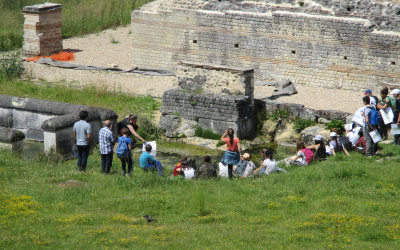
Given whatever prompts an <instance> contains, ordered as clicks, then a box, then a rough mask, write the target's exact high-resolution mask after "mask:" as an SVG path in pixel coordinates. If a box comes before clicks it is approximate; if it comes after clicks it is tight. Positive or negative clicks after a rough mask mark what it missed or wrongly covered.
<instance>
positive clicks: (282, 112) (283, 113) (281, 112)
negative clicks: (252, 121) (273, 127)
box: [270, 109, 290, 121]
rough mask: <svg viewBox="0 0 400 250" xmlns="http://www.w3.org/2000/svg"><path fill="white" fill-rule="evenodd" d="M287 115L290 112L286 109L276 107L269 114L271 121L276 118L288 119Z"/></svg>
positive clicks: (276, 119)
mask: <svg viewBox="0 0 400 250" xmlns="http://www.w3.org/2000/svg"><path fill="white" fill-rule="evenodd" d="M289 116H290V112H289V110H288V109H277V110H275V111H274V112H273V113H272V114H271V115H270V117H271V119H272V120H273V121H278V120H283V121H287V120H289Z"/></svg>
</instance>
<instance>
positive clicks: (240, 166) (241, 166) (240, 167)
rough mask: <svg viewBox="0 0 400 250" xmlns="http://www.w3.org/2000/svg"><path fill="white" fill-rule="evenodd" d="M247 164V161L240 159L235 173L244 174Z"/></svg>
mask: <svg viewBox="0 0 400 250" xmlns="http://www.w3.org/2000/svg"><path fill="white" fill-rule="evenodd" d="M247 164H248V162H247V161H240V162H239V163H238V164H237V166H236V170H235V175H238V176H242V175H243V174H244V170H246V167H247Z"/></svg>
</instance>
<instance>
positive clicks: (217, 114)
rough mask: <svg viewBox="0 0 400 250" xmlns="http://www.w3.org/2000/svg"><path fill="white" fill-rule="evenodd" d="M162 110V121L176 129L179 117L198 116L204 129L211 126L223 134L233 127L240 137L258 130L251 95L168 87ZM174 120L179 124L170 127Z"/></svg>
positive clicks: (199, 123) (164, 124)
mask: <svg viewBox="0 0 400 250" xmlns="http://www.w3.org/2000/svg"><path fill="white" fill-rule="evenodd" d="M161 112H162V117H161V119H160V125H161V127H162V128H164V129H165V130H167V131H168V130H171V131H173V130H174V129H175V128H176V127H177V125H178V123H179V122H176V121H177V120H178V119H179V117H182V118H184V119H186V120H196V121H197V122H198V125H200V126H201V127H202V128H203V129H211V130H213V131H214V132H216V133H219V134H223V133H224V131H225V130H226V129H228V128H232V129H233V130H234V131H235V134H236V135H237V136H238V137H239V138H243V137H247V136H250V135H252V134H253V133H254V114H253V106H252V105H251V98H250V97H248V96H243V95H241V96H236V95H220V94H211V93H205V94H194V93H189V92H182V90H168V91H166V92H164V95H163V98H162V107H161ZM174 124H175V128H170V127H171V126H174ZM167 136H168V134H167ZM170 136H174V135H173V134H171V135H170Z"/></svg>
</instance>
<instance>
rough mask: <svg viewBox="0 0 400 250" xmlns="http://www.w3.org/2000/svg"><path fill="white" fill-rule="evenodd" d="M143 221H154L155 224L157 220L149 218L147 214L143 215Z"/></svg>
mask: <svg viewBox="0 0 400 250" xmlns="http://www.w3.org/2000/svg"><path fill="white" fill-rule="evenodd" d="M143 219H145V220H147V222H153V221H154V222H157V220H155V219H153V218H151V216H150V215H148V214H146V215H144V216H143Z"/></svg>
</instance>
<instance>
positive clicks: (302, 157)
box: [289, 141, 307, 166]
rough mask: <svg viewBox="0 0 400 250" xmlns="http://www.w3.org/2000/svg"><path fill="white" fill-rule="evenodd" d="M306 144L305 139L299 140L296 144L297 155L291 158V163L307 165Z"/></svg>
mask: <svg viewBox="0 0 400 250" xmlns="http://www.w3.org/2000/svg"><path fill="white" fill-rule="evenodd" d="M305 148H306V146H305V145H304V142H303V141H298V142H297V145H296V155H295V156H293V157H291V158H289V164H290V165H297V166H306V165H307V162H306V154H305V153H304V152H303V149H305Z"/></svg>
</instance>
